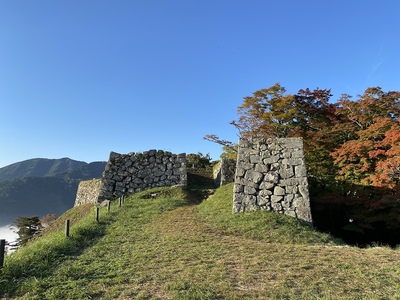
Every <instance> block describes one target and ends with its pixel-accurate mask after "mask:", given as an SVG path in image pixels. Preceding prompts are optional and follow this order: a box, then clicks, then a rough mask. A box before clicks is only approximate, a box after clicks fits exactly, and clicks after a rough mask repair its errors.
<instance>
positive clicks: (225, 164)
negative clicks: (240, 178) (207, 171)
mask: <svg viewBox="0 0 400 300" xmlns="http://www.w3.org/2000/svg"><path fill="white" fill-rule="evenodd" d="M235 171H236V160H234V159H224V158H223V159H221V161H220V162H219V163H218V164H217V165H216V166H215V167H214V179H215V184H216V186H221V185H224V184H227V183H231V182H234V181H235Z"/></svg>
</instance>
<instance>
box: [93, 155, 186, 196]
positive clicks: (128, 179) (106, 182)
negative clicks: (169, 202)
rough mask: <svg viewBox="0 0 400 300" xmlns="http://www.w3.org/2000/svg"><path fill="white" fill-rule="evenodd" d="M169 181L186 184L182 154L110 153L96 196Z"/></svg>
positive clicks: (139, 188)
mask: <svg viewBox="0 0 400 300" xmlns="http://www.w3.org/2000/svg"><path fill="white" fill-rule="evenodd" d="M173 185H183V186H186V185H187V169H186V154H184V153H182V154H178V155H177V154H172V153H171V152H167V151H162V150H149V151H145V152H140V153H133V152H131V153H128V154H119V153H115V152H111V153H110V158H109V160H108V162H107V165H106V168H105V170H104V173H103V178H102V186H101V191H100V195H99V200H103V199H109V198H112V197H119V196H121V195H123V194H133V193H136V192H138V191H141V190H144V189H147V188H153V187H160V186H173Z"/></svg>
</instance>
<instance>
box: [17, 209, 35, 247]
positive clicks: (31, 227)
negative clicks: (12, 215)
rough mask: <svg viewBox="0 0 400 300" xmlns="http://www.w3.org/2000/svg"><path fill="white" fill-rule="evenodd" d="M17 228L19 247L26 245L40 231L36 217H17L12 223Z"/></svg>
mask: <svg viewBox="0 0 400 300" xmlns="http://www.w3.org/2000/svg"><path fill="white" fill-rule="evenodd" d="M13 224H14V225H15V226H16V227H17V234H18V239H17V243H18V245H19V246H22V245H24V244H26V242H27V241H28V240H29V239H31V238H32V237H33V236H34V235H36V234H38V233H39V232H40V229H41V223H40V220H39V217H38V216H32V217H18V218H17V219H16V220H15V221H14V223H13Z"/></svg>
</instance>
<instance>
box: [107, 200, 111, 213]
mask: <svg viewBox="0 0 400 300" xmlns="http://www.w3.org/2000/svg"><path fill="white" fill-rule="evenodd" d="M110 206H111V200H108V202H107V211H110Z"/></svg>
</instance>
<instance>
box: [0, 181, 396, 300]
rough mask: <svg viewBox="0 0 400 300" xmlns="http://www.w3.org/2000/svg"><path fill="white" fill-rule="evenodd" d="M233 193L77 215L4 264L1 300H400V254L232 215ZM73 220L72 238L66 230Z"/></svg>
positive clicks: (288, 221)
mask: <svg viewBox="0 0 400 300" xmlns="http://www.w3.org/2000/svg"><path fill="white" fill-rule="evenodd" d="M232 189H233V187H232V184H230V185H226V186H223V187H221V188H219V189H218V190H217V191H216V193H215V194H214V195H213V196H212V197H210V198H208V199H207V200H205V201H203V202H201V200H202V199H204V198H205V196H206V195H205V194H203V193H202V192H200V191H190V190H186V189H182V188H157V189H152V190H147V191H143V192H141V193H137V194H135V195H132V196H129V197H127V198H126V199H125V202H124V203H123V205H122V207H119V205H118V203H117V202H118V201H114V202H113V203H112V206H111V210H110V212H107V209H106V208H101V210H100V218H99V220H100V221H99V222H96V220H95V217H94V211H93V207H92V206H90V205H85V206H80V207H76V208H73V209H71V210H69V211H68V212H66V213H65V214H64V215H63V216H62V217H60V218H59V220H58V222H56V223H55V224H54V225H53V226H51V227H50V228H49V229H48V230H47V232H44V233H43V235H42V236H41V237H40V238H37V239H35V240H33V241H31V242H29V243H28V244H27V245H26V246H25V247H23V248H21V249H19V250H18V251H17V252H16V253H14V254H12V255H11V256H9V257H7V258H6V261H5V267H4V268H3V270H1V271H0V295H1V296H2V297H3V298H2V299H30V300H31V299H400V252H399V251H398V250H393V249H390V248H386V247H374V248H367V249H360V248H355V247H348V246H345V245H343V244H342V243H341V242H340V241H337V240H335V239H333V238H332V237H331V236H329V235H327V234H322V233H318V232H317V231H315V230H314V229H312V228H311V227H309V226H307V225H305V224H303V223H301V222H300V221H298V220H296V219H293V218H290V217H287V216H284V215H279V214H275V213H271V212H255V213H244V214H232V213H231V207H232ZM65 219H70V220H71V232H70V237H69V238H65V237H64V229H63V227H64V221H65ZM1 296H0V298H1Z"/></svg>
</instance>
